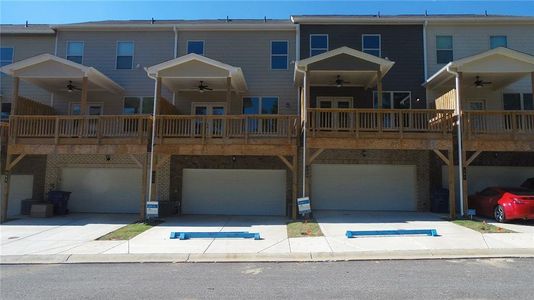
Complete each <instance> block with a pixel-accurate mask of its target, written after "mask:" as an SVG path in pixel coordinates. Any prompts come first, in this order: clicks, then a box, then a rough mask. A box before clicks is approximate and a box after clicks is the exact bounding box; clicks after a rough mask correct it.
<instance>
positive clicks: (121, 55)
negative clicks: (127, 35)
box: [116, 42, 134, 69]
mask: <svg viewBox="0 0 534 300" xmlns="http://www.w3.org/2000/svg"><path fill="white" fill-rule="evenodd" d="M133 55H134V43H133V42H118V43H117V66H116V67H117V69H133Z"/></svg>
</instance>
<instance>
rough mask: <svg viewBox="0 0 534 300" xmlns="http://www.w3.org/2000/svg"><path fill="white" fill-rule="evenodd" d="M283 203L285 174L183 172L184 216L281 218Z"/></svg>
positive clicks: (233, 171)
mask: <svg viewBox="0 0 534 300" xmlns="http://www.w3.org/2000/svg"><path fill="white" fill-rule="evenodd" d="M285 203H286V171H285V170H235V169H231V170H222V169H184V170H183V182H182V213H184V214H217V215H276V216H282V215H285Z"/></svg>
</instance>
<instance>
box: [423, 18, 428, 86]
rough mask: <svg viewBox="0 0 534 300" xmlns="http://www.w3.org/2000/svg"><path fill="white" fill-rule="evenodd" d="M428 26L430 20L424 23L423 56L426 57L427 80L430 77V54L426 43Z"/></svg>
mask: <svg viewBox="0 0 534 300" xmlns="http://www.w3.org/2000/svg"><path fill="white" fill-rule="evenodd" d="M427 26H428V21H425V23H423V57H424V60H425V61H424V68H425V81H426V80H427V79H428V54H427V45H426V42H427V41H426V27H427Z"/></svg>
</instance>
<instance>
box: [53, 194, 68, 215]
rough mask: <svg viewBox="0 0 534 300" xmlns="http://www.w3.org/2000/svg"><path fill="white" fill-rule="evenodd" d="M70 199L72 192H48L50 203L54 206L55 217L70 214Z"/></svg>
mask: <svg viewBox="0 0 534 300" xmlns="http://www.w3.org/2000/svg"><path fill="white" fill-rule="evenodd" d="M69 197H70V192H65V191H50V192H48V201H49V202H51V203H52V204H53V205H54V215H66V214H67V213H68V212H69Z"/></svg>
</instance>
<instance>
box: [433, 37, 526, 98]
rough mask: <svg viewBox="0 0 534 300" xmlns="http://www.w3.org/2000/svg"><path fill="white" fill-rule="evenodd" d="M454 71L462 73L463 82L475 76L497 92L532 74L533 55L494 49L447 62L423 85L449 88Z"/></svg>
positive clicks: (499, 48) (500, 48)
mask: <svg viewBox="0 0 534 300" xmlns="http://www.w3.org/2000/svg"><path fill="white" fill-rule="evenodd" d="M457 72H461V73H462V76H463V77H462V78H463V80H464V83H465V82H467V83H471V82H474V81H475V80H476V76H479V77H480V78H481V79H482V80H484V81H490V82H492V88H493V89H494V90H497V89H500V88H503V87H505V86H507V85H509V84H511V83H513V82H516V81H518V80H519V79H521V78H523V77H525V76H527V75H528V74H531V73H533V72H534V56H532V55H529V54H526V53H522V52H519V51H515V50H512V49H508V48H503V47H498V48H495V49H491V50H488V51H485V52H482V53H479V54H476V55H473V56H469V57H465V58H462V59H459V60H456V61H453V62H450V63H448V64H447V65H445V66H444V67H443V68H441V69H440V70H439V71H438V72H436V73H435V74H434V75H432V76H431V77H430V78H429V79H428V80H427V81H426V82H425V83H423V85H424V86H425V87H427V88H430V89H433V88H439V87H450V86H453V85H454V78H455V75H454V73H457Z"/></svg>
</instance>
